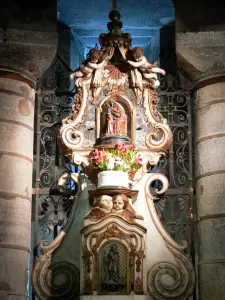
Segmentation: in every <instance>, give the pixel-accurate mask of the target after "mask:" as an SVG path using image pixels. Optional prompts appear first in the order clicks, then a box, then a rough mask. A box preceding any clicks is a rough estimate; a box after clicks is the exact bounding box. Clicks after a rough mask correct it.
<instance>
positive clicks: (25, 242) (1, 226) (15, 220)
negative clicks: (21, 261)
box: [0, 197, 31, 250]
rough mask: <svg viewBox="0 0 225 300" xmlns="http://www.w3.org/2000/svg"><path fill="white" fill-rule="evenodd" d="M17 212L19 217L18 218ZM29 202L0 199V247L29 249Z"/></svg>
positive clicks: (15, 199)
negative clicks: (8, 246)
mask: <svg viewBox="0 0 225 300" xmlns="http://www.w3.org/2000/svg"><path fill="white" fill-rule="evenodd" d="M18 212H19V216H18ZM30 218H31V202H30V201H29V200H26V199H21V198H19V197H15V198H14V199H12V200H8V199H2V198H0V247H6V248H7V245H10V247H12V248H13V247H16V248H21V249H27V250H28V249H29V243H30Z"/></svg>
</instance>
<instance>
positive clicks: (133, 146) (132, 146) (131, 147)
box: [129, 144, 137, 150]
mask: <svg viewBox="0 0 225 300" xmlns="http://www.w3.org/2000/svg"><path fill="white" fill-rule="evenodd" d="M136 148H137V146H136V145H135V144H131V145H130V146H129V149H134V150H136Z"/></svg>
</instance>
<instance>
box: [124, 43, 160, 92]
mask: <svg viewBox="0 0 225 300" xmlns="http://www.w3.org/2000/svg"><path fill="white" fill-rule="evenodd" d="M131 55H132V57H133V58H134V60H135V61H132V60H128V61H127V62H128V63H129V64H130V65H131V66H132V67H134V68H135V69H136V70H137V69H138V71H140V73H141V74H142V75H143V77H144V78H145V79H147V81H149V82H150V83H151V85H152V87H153V88H157V87H158V86H159V84H160V83H159V81H158V79H157V75H156V74H155V73H161V74H163V75H165V74H166V72H165V71H164V70H163V69H161V68H159V67H157V65H158V63H157V62H155V63H154V64H150V63H149V62H148V60H147V58H146V57H145V56H144V50H143V49H142V48H140V47H134V48H133V49H131ZM134 72H135V70H134ZM131 77H132V81H135V82H134V86H135V87H139V88H141V89H142V77H141V76H140V74H138V72H135V73H134V74H131Z"/></svg>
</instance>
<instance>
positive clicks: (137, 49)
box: [132, 47, 144, 61]
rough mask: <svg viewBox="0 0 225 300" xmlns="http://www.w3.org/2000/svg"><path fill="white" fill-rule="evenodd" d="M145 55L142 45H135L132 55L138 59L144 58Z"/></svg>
mask: <svg viewBox="0 0 225 300" xmlns="http://www.w3.org/2000/svg"><path fill="white" fill-rule="evenodd" d="M143 55H144V50H143V49H142V48H140V47H134V48H133V49H132V56H133V58H134V59H135V60H136V61H140V60H142V58H143Z"/></svg>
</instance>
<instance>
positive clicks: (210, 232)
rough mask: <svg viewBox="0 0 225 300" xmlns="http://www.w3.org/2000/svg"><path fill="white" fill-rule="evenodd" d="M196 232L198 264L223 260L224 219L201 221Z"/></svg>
mask: <svg viewBox="0 0 225 300" xmlns="http://www.w3.org/2000/svg"><path fill="white" fill-rule="evenodd" d="M198 232H199V255H200V263H201V262H202V261H205V260H207V261H208V260H216V259H225V252H224V249H225V238H224V236H225V218H216V219H208V220H201V221H200V222H199V224H198Z"/></svg>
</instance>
